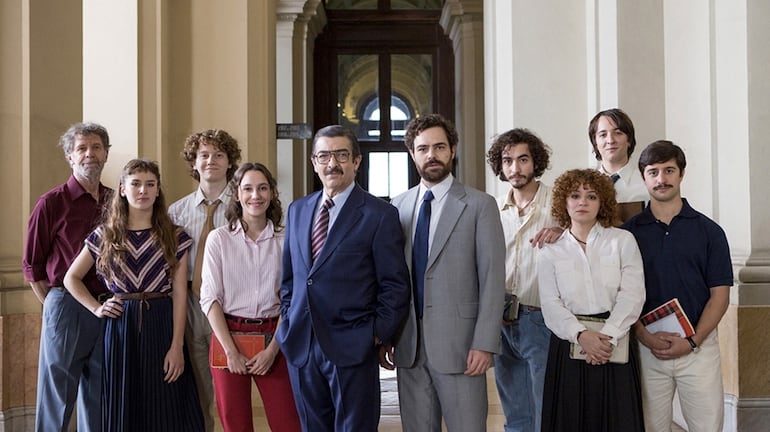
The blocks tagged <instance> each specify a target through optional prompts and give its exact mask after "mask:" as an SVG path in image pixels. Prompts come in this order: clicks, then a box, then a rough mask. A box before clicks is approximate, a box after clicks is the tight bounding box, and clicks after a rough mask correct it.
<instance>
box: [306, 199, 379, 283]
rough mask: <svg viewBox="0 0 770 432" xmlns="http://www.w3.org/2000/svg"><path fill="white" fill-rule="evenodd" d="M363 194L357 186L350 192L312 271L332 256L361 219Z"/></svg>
mask: <svg viewBox="0 0 770 432" xmlns="http://www.w3.org/2000/svg"><path fill="white" fill-rule="evenodd" d="M364 194H365V192H364V190H363V189H361V188H360V187H359V186H358V185H355V186H354V187H353V191H352V192H350V196H349V197H348V199H347V201H345V205H344V206H343V207H342V208H341V209H340V212H339V214H338V215H337V219H336V220H335V221H334V225H332V227H331V229H330V230H329V234H328V235H327V236H326V242H325V243H324V247H323V248H322V249H321V254H320V255H318V259H316V260H315V262H314V263H313V270H315V269H316V268H318V267H319V266H321V265H323V263H324V261H326V259H327V258H328V257H329V256H330V255H331V254H332V251H333V250H334V249H336V248H337V246H338V245H339V244H340V242H341V241H342V239H344V238H345V236H346V235H347V234H348V232H349V231H350V230H351V229H352V228H353V227H354V226H355V224H356V223H357V222H358V220H359V219H361V211H360V210H358V208H359V207H361V206H362V205H364ZM309 256H310V255H309V254H308V257H309Z"/></svg>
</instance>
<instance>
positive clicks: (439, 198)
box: [412, 174, 454, 256]
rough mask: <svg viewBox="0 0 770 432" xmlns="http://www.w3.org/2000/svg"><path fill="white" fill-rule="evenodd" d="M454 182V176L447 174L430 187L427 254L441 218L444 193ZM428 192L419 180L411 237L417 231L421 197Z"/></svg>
mask: <svg viewBox="0 0 770 432" xmlns="http://www.w3.org/2000/svg"><path fill="white" fill-rule="evenodd" d="M452 182H454V176H453V175H452V174H449V175H448V176H446V178H445V179H444V180H441V183H438V184H436V185H434V186H433V187H431V188H430V191H431V192H432V193H433V200H432V201H431V202H430V228H429V231H428V256H430V249H431V245H433V235H434V234H435V233H436V227H437V226H438V220H439V218H441V211H442V210H443V209H444V203H445V202H446V199H445V198H446V194H447V193H448V192H449V189H450V188H451V187H452ZM426 192H428V187H427V186H425V185H424V184H423V183H422V182H420V191H419V192H417V202H416V203H415V208H414V213H413V216H412V239H414V234H415V231H417V218H418V217H419V216H420V207H421V206H422V197H423V196H424V195H425V193H426Z"/></svg>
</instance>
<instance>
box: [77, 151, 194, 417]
mask: <svg viewBox="0 0 770 432" xmlns="http://www.w3.org/2000/svg"><path fill="white" fill-rule="evenodd" d="M191 244H192V240H191V239H190V237H189V236H188V235H187V234H186V233H185V232H184V230H182V229H181V228H179V227H176V226H174V225H173V224H172V223H171V219H170V218H169V216H168V213H167V212H166V202H165V198H164V196H163V191H162V189H161V186H160V170H159V169H158V165H157V164H156V163H155V162H151V161H147V160H143V159H134V160H131V161H129V162H128V164H126V166H125V167H124V168H123V172H122V174H121V177H120V185H119V189H118V191H116V193H115V194H114V196H113V198H112V201H111V204H110V207H109V209H108V213H107V216H106V218H105V222H104V224H103V225H101V226H100V227H98V228H97V229H96V230H95V231H94V232H92V233H91V234H90V235H89V236H88V238H87V239H86V241H85V246H84V247H83V250H82V251H81V252H80V254H79V255H78V257H77V258H76V259H75V261H74V262H73V263H72V266H71V267H70V269H69V271H68V272H67V275H66V276H65V279H64V285H65V287H66V288H67V290H68V291H69V292H70V293H72V295H73V297H75V299H77V300H78V301H79V302H80V303H81V304H82V305H83V306H85V307H86V308H88V309H89V310H90V311H91V312H93V313H94V315H96V316H98V317H100V318H106V319H107V328H106V332H105V337H104V351H105V356H104V364H105V365H104V368H105V370H104V388H103V398H102V400H103V408H102V409H103V411H104V415H103V429H102V430H104V431H107V432H109V431H139V430H141V431H162V432H171V431H180V432H181V431H202V430H203V419H202V414H201V410H200V405H199V403H198V396H197V391H196V387H195V380H194V378H193V376H192V373H191V372H190V371H189V367H187V363H188V359H187V354H186V351H185V348H184V326H185V313H186V301H187V277H186V274H187V250H188V249H189V248H190V245H191ZM94 265H96V271H97V274H98V275H99V277H100V278H101V279H102V280H103V281H104V283H105V285H106V286H107V287H108V289H109V290H110V291H111V292H112V297H111V298H109V299H107V300H106V301H104V302H103V303H102V302H100V300H102V299H96V298H94V297H93V296H92V295H91V294H90V293H89V292H88V290H87V289H86V287H85V286H84V285H83V281H82V279H83V276H84V275H85V274H86V272H87V271H88V270H89V269H90V268H91V267H92V266H94Z"/></svg>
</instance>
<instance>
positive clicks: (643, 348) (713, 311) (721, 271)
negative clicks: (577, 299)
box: [623, 141, 733, 431]
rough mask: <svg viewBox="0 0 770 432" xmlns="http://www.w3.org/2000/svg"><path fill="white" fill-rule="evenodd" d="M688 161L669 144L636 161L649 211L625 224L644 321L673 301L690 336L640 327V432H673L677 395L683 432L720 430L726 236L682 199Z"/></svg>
mask: <svg viewBox="0 0 770 432" xmlns="http://www.w3.org/2000/svg"><path fill="white" fill-rule="evenodd" d="M685 165H686V160H685V155H684V152H683V151H682V149H681V148H679V146H677V145H675V144H673V143H672V142H671V141H656V142H654V143H652V144H650V145H649V146H647V148H645V149H644V151H643V152H642V154H641V155H640V157H639V171H641V173H642V176H643V177H644V183H645V185H646V186H647V190H648V191H649V194H650V195H649V196H650V204H649V205H648V206H647V208H645V209H644V211H643V212H642V213H641V214H639V215H637V216H635V217H633V218H632V219H631V220H629V221H628V222H626V223H625V224H624V225H623V228H625V229H627V230H629V231H631V233H633V234H634V237H636V241H637V243H638V244H639V250H640V251H641V253H642V259H643V261H644V280H645V285H646V289H647V300H646V302H645V304H644V309H643V310H642V314H645V313H647V312H649V311H651V310H653V309H655V308H657V307H658V306H660V305H662V304H664V303H666V302H668V301H669V300H671V299H674V298H677V299H679V302H680V303H681V305H682V308H683V309H684V312H685V314H686V315H687V317H689V319H690V321H691V322H692V324H693V326H694V327H695V334H694V335H693V336H691V337H683V336H682V335H680V334H678V333H669V332H656V333H653V334H651V333H650V332H649V331H647V329H646V328H645V327H644V325H643V324H642V323H641V322H639V321H637V323H636V324H634V327H633V328H634V332H635V334H636V337H637V339H638V340H639V343H640V344H639V354H640V360H641V378H642V398H643V401H644V420H645V428H646V429H647V430H648V431H663V430H670V428H671V418H672V410H673V408H672V401H673V397H674V392H675V391H678V392H679V400H680V401H681V406H682V414H684V418H685V421H686V422H687V426H688V430H697V431H721V430H722V424H723V415H724V409H723V403H724V402H723V400H724V394H723V389H722V374H721V371H720V359H719V342H718V340H717V332H716V328H717V325H718V324H719V321H720V320H721V319H722V316H723V315H724V313H725V311H726V310H727V306H728V304H729V302H730V298H729V297H730V286H731V285H732V284H733V270H732V261H731V259H730V249H729V247H728V244H727V237H726V236H725V233H724V231H723V230H722V228H721V227H719V225H717V224H716V223H715V222H714V221H712V220H711V219H709V218H708V217H706V216H705V215H703V214H701V213H699V212H697V211H695V210H694V209H693V208H692V207H690V204H689V203H688V202H687V200H686V199H684V198H682V196H681V192H680V185H681V183H682V179H683V178H684V172H685Z"/></svg>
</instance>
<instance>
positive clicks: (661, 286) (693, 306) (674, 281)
mask: <svg viewBox="0 0 770 432" xmlns="http://www.w3.org/2000/svg"><path fill="white" fill-rule="evenodd" d="M623 228H625V229H627V230H629V231H631V233H632V234H633V235H634V237H636V242H637V243H638V244H639V250H640V251H641V252H642V260H643V261H644V280H645V285H646V288H647V300H646V302H645V304H644V308H643V310H642V314H645V313H647V312H649V311H651V310H652V309H655V308H656V307H658V306H660V305H662V304H663V303H665V302H667V301H669V300H671V299H673V298H675V297H676V298H678V299H679V302H680V303H681V304H682V308H684V311H685V313H686V314H687V317H688V318H690V321H691V322H692V325H693V326H697V325H698V320H699V319H700V316H701V313H703V308H704V307H705V306H706V302H708V300H709V298H710V297H711V291H710V289H711V288H714V287H718V286H722V285H727V286H732V284H733V266H732V261H731V259H730V248H729V246H728V244H727V236H725V232H724V230H722V228H721V227H720V226H719V225H717V224H716V222H714V221H712V220H711V219H709V218H708V217H707V216H705V215H703V214H702V213H700V212H698V211H695V210H694V209H693V208H692V207H690V205H689V204H688V203H687V200H686V199H682V210H681V211H680V212H679V214H678V215H676V216H674V218H673V219H672V220H671V224H670V225H666V224H665V223H663V222H661V221H659V220H657V219H656V218H655V216H653V214H652V211H651V210H650V206H649V204H648V205H647V208H645V209H644V211H643V212H642V213H639V214H638V215H636V216H634V217H633V218H631V219H629V220H628V221H627V222H626V223H625V224H623Z"/></svg>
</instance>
